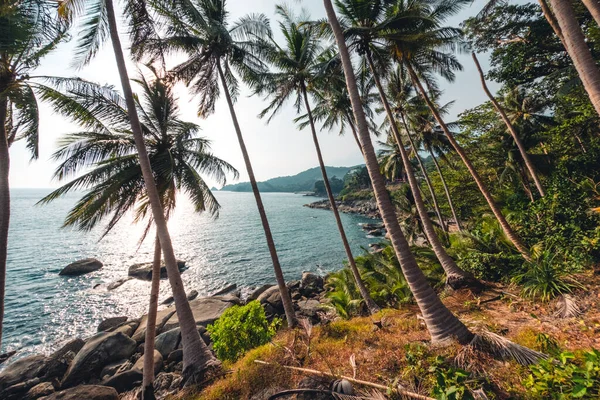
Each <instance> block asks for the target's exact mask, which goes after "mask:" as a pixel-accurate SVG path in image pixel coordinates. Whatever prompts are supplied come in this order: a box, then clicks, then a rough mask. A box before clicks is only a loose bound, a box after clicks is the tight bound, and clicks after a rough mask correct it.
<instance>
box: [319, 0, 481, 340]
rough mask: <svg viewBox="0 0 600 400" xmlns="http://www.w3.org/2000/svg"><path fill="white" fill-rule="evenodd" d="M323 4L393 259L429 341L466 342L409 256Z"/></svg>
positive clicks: (331, 16)
mask: <svg viewBox="0 0 600 400" xmlns="http://www.w3.org/2000/svg"><path fill="white" fill-rule="evenodd" d="M323 3H324V6H325V11H326V13H327V19H328V20H329V24H330V25H331V30H332V32H333V34H334V37H335V41H336V43H337V45H338V48H339V52H340V57H341V60H342V65H343V68H344V75H345V78H346V85H347V86H348V94H349V96H350V100H351V102H352V110H353V112H354V117H355V120H356V129H357V131H358V137H359V139H360V142H361V144H362V146H363V150H364V158H365V163H366V166H367V170H368V172H369V176H370V177H371V181H372V183H373V192H374V194H375V199H376V201H377V206H378V207H379V211H380V213H381V217H382V219H383V221H384V223H385V226H386V229H387V231H388V232H389V234H390V239H391V242H392V246H393V248H394V252H395V253H396V257H397V258H398V262H399V263H400V267H401V269H402V272H403V273H404V277H405V278H406V281H407V283H408V286H409V287H410V290H411V292H412V293H413V294H414V296H415V300H416V302H417V305H418V306H419V309H420V310H421V312H422V314H423V319H424V320H425V324H426V326H427V329H428V330H429V334H430V335H431V338H432V341H434V342H436V341H438V342H439V341H443V340H447V339H449V338H452V337H453V338H455V339H456V340H458V341H459V342H460V343H468V342H469V341H470V340H471V339H472V338H473V336H474V335H473V334H472V333H471V332H470V331H469V329H467V327H466V326H465V325H464V324H463V323H462V322H461V321H460V320H459V319H458V318H457V317H456V316H455V315H454V314H452V312H450V310H448V308H446V306H444V304H443V303H442V302H441V300H440V298H439V297H438V296H437V294H436V293H435V291H434V290H433V288H432V287H431V286H430V285H429V283H428V282H427V278H426V277H425V275H424V274H423V271H421V269H420V268H419V265H418V264H417V260H416V259H415V256H414V255H413V254H412V253H411V251H410V247H409V245H408V242H407V241H406V238H405V237H404V235H403V234H402V230H401V229H400V225H399V224H398V220H397V218H396V213H395V210H394V206H393V204H392V201H391V199H390V196H389V193H388V192H387V189H386V187H385V181H384V179H383V177H382V175H381V173H380V172H379V165H378V163H377V156H376V154H375V150H374V148H373V144H372V142H371V138H370V136H369V126H368V124H367V119H366V117H365V113H364V109H363V106H362V104H361V98H360V93H359V91H358V86H357V84H356V82H357V80H356V76H355V74H354V70H353V69H352V61H351V58H350V52H349V51H348V47H347V46H346V40H345V38H344V32H343V30H342V27H341V26H340V23H339V21H338V19H337V16H336V14H335V10H334V9H333V4H332V3H331V0H323ZM364 3H370V1H369V2H367V1H366V0H365V1H364Z"/></svg>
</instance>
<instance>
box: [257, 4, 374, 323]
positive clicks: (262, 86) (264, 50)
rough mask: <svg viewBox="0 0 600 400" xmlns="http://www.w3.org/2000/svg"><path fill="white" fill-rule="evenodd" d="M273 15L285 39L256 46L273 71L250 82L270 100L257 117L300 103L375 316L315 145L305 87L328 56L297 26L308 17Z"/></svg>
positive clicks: (309, 29) (310, 32)
mask: <svg viewBox="0 0 600 400" xmlns="http://www.w3.org/2000/svg"><path fill="white" fill-rule="evenodd" d="M276 14H277V15H278V16H279V17H280V18H281V19H282V21H280V22H279V26H280V28H281V33H282V34H283V36H284V37H285V44H284V46H280V45H279V44H278V43H277V42H276V41H275V40H274V39H273V38H272V37H270V38H268V39H266V40H262V41H261V42H260V43H259V44H258V47H259V48H260V53H259V54H260V55H261V56H262V57H264V59H265V60H267V61H268V62H269V63H270V64H271V65H272V66H273V67H274V69H275V70H274V71H273V72H269V73H267V74H262V75H261V77H260V80H257V81H256V82H255V83H254V87H255V90H256V92H257V93H261V94H266V95H267V96H270V97H272V98H273V99H272V100H271V102H270V103H269V105H268V107H267V108H265V109H264V110H263V111H262V112H261V113H260V117H261V118H262V117H264V116H266V115H267V114H270V117H269V119H268V121H271V119H272V118H273V117H274V115H275V114H276V113H277V111H279V110H280V109H281V107H282V106H283V105H284V104H285V102H286V101H287V100H288V99H289V98H290V97H295V105H296V109H297V111H298V112H300V109H301V107H302V106H301V105H302V104H304V109H305V111H306V113H307V116H308V123H309V126H310V130H311V133H312V139H313V143H314V145H315V150H316V152H317V159H318V160H319V167H320V168H321V174H322V175H323V183H324V185H325V190H326V192H327V197H328V199H329V203H330V205H331V210H332V211H333V215H334V217H335V221H336V224H337V227H338V230H339V232H340V237H341V239H342V244H343V245H344V250H345V252H346V256H347V258H348V264H349V265H350V269H351V271H352V273H353V275H354V279H355V280H356V285H357V287H358V289H359V291H360V294H361V296H362V298H363V299H364V301H365V304H366V306H367V308H368V309H369V311H370V313H371V314H375V313H377V312H379V311H380V308H379V306H378V305H377V304H376V303H375V302H374V301H373V299H372V298H371V295H370V294H369V291H368V290H367V288H366V287H365V285H364V283H363V281H362V278H361V276H360V273H359V272H358V269H357V268H356V263H355V261H354V256H353V255H352V250H351V249H350V244H349V243H348V238H347V237H346V232H345V231H344V225H343V224H342V219H341V217H340V213H339V211H338V209H337V204H336V202H335V198H334V197H333V191H332V190H331V185H330V184H329V178H328V177H327V170H326V169H325V162H324V161H323V155H322V153H321V145H320V144H319V138H318V136H317V130H316V128H315V121H314V118H313V115H312V110H311V106H310V101H309V98H308V95H309V89H308V87H313V86H317V85H319V84H322V82H319V77H320V76H322V74H323V72H322V69H323V64H327V62H329V61H330V58H329V57H328V56H330V55H331V53H329V54H322V53H323V48H322V45H321V42H320V40H319V38H318V35H317V32H316V29H315V26H313V25H304V26H300V23H301V21H306V20H308V16H301V17H300V18H298V17H296V16H295V15H294V14H293V13H292V12H291V11H290V10H289V9H287V8H286V7H284V6H276Z"/></svg>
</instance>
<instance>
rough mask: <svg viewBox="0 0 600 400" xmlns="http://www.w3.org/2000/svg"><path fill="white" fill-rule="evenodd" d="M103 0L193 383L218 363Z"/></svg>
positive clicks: (185, 368) (186, 370)
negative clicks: (184, 270)
mask: <svg viewBox="0 0 600 400" xmlns="http://www.w3.org/2000/svg"><path fill="white" fill-rule="evenodd" d="M105 1H106V13H107V17H108V24H109V30H110V38H111V41H112V45H113V50H114V53H115V59H116V62H117V68H118V69H119V77H120V78H121V85H122V87H123V95H124V97H125V102H126V105H127V115H128V117H129V121H130V123H131V131H132V133H133V137H134V140H135V146H136V149H137V152H138V156H139V158H140V168H141V170H142V175H143V177H144V183H145V185H146V191H147V195H148V201H149V203H150V207H151V209H152V216H153V218H154V223H155V225H156V232H157V235H158V237H159V240H160V245H161V247H162V251H163V254H164V258H165V264H166V267H167V275H168V277H169V283H170V285H171V289H172V291H173V298H174V300H175V307H176V310H177V318H178V319H179V327H180V329H181V343H182V346H183V377H184V382H189V383H193V382H195V381H197V380H198V379H202V376H203V373H204V372H206V370H207V369H209V368H210V367H216V366H219V365H220V363H219V361H218V360H217V359H216V358H215V357H214V356H213V354H212V353H211V351H210V350H209V349H208V347H207V346H206V344H205V343H204V341H203V340H202V339H200V334H199V333H198V329H197V328H196V321H195V320H194V315H193V314H192V309H191V307H190V304H189V302H188V300H187V297H186V294H185V290H184V287H183V282H182V280H181V274H180V273H179V269H178V268H177V260H176V259H175V253H174V251H173V245H172V243H171V236H170V235H169V230H168V228H167V221H166V219H165V216H164V214H163V210H162V207H161V201H160V197H159V195H158V190H157V189H156V183H155V182H154V176H153V173H152V167H151V165H150V159H149V158H148V152H147V151H146V146H145V145H144V136H143V134H142V129H141V125H140V120H139V118H138V114H137V110H136V108H135V101H134V97H133V92H132V90H131V84H130V83H129V76H128V74H127V68H126V66H125V57H124V56H123V49H122V47H121V41H120V39H119V33H118V30H117V20H116V17H115V9H114V5H113V2H112V0H105Z"/></svg>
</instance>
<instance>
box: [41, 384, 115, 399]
mask: <svg viewBox="0 0 600 400" xmlns="http://www.w3.org/2000/svg"><path fill="white" fill-rule="evenodd" d="M84 399H85V400H119V393H117V391H116V390H115V389H114V388H112V387H108V386H98V385H81V386H76V387H74V388H72V389H67V390H62V391H60V392H56V393H53V394H51V395H50V396H46V397H44V398H43V400H84Z"/></svg>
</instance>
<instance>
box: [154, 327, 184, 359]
mask: <svg viewBox="0 0 600 400" xmlns="http://www.w3.org/2000/svg"><path fill="white" fill-rule="evenodd" d="M180 341H181V332H180V330H179V328H175V329H171V330H170V331H166V332H163V333H161V334H160V335H158V336H157V337H156V340H155V342H154V348H155V349H156V350H158V352H159V353H160V354H161V355H162V356H163V357H167V356H168V355H169V353H171V352H173V351H175V350H176V349H177V348H178V347H179V342H180Z"/></svg>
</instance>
